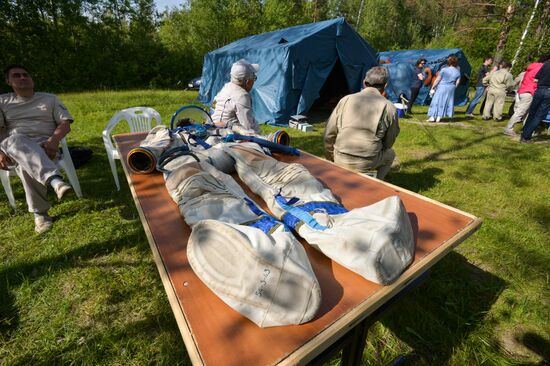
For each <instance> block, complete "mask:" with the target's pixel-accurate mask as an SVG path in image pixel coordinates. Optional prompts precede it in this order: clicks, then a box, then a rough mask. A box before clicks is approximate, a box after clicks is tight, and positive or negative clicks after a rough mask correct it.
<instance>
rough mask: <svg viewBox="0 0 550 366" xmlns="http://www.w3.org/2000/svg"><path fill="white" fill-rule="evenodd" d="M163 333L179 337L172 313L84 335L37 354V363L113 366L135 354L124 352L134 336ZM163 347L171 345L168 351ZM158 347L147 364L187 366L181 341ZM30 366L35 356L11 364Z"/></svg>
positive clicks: (151, 336)
mask: <svg viewBox="0 0 550 366" xmlns="http://www.w3.org/2000/svg"><path fill="white" fill-rule="evenodd" d="M166 315H168V316H166ZM167 331H169V332H170V335H176V336H177V335H179V332H178V329H177V327H176V325H175V322H174V319H173V317H172V314H171V313H170V312H159V313H156V314H152V315H151V316H148V317H146V318H145V319H144V320H138V321H134V322H132V323H130V324H129V325H124V327H120V326H118V327H108V328H107V329H105V330H102V331H98V332H96V333H92V335H90V334H89V333H88V334H87V336H86V337H85V338H84V337H82V338H81V339H79V340H74V341H71V342H68V344H67V345H66V346H65V347H63V348H53V349H52V350H44V353H42V354H41V355H40V362H39V364H41V365H57V364H65V363H69V364H111V363H112V364H117V363H118V362H117V359H118V361H120V356H121V354H124V353H126V354H128V356H127V357H130V359H131V357H132V355H135V354H136V353H138V352H139V350H137V349H126V347H128V344H127V341H126V340H127V339H129V338H133V337H135V336H136V334H145V335H146V336H147V337H148V338H149V339H153V338H154V337H155V336H160V335H161V333H166V332H167ZM105 343H108V344H109V346H108V347H102V348H101V349H96V351H95V352H89V351H88V350H87V349H88V348H93V347H94V346H95V345H102V344H105ZM166 344H169V345H171V346H170V347H169V348H168V347H166ZM160 345H161V348H159V349H158V350H157V355H156V357H153V358H149V359H148V360H147V361H148V362H147V363H148V364H155V365H157V364H167V365H191V361H190V360H189V356H188V354H187V352H186V351H185V347H182V344H181V339H175V337H174V339H173V340H172V342H161V343H160ZM167 348H168V349H167ZM82 350H84V351H82ZM90 355H91V357H90ZM79 356H80V357H79ZM94 356H95V357H94ZM67 357H68V358H67ZM90 358H92V359H90ZM94 358H95V359H94ZM130 359H127V360H126V361H129V360H130ZM134 361H135V360H134ZM33 363H34V364H36V355H26V356H24V357H22V358H20V359H18V360H17V361H16V362H15V363H13V365H14V366H15V365H21V366H23V365H31V364H33ZM132 363H134V362H132ZM138 363H139V362H138Z"/></svg>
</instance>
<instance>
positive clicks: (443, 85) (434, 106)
mask: <svg viewBox="0 0 550 366" xmlns="http://www.w3.org/2000/svg"><path fill="white" fill-rule="evenodd" d="M447 65H448V67H444V68H442V69H441V71H440V72H439V75H438V76H437V78H436V79H435V81H434V83H433V85H432V89H431V90H430V95H432V96H433V97H432V102H431V103H430V108H429V109H428V116H429V117H430V118H429V119H428V122H439V121H441V118H442V117H450V118H452V117H453V113H454V100H455V89H456V87H457V86H458V83H459V82H460V70H459V69H458V68H457V65H458V59H457V58H456V56H449V58H448V59H447Z"/></svg>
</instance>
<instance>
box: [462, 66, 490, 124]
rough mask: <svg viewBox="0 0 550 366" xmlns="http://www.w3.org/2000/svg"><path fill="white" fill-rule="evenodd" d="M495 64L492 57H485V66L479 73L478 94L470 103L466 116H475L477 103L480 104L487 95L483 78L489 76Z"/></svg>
mask: <svg viewBox="0 0 550 366" xmlns="http://www.w3.org/2000/svg"><path fill="white" fill-rule="evenodd" d="M492 63H493V58H492V57H485V60H484V61H483V64H482V65H481V67H480V68H479V71H478V72H477V84H476V93H475V94H474V97H473V98H472V100H471V101H470V104H469V105H468V108H467V109H466V116H468V117H473V116H474V114H473V113H474V109H475V108H476V105H477V103H479V100H480V99H481V97H482V96H483V93H485V86H484V85H483V78H484V77H485V76H487V73H488V72H489V66H491V64H492Z"/></svg>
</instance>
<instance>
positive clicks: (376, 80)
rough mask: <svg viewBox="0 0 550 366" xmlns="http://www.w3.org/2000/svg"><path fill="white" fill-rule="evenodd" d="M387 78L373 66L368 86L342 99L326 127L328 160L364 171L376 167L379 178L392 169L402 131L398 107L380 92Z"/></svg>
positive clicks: (382, 71)
mask: <svg viewBox="0 0 550 366" xmlns="http://www.w3.org/2000/svg"><path fill="white" fill-rule="evenodd" d="M387 81H388V72H387V70H386V69H385V68H383V67H380V66H376V67H373V68H372V69H370V70H369V71H368V72H367V75H366V77H365V80H364V84H365V89H363V90H362V91H360V92H358V93H355V94H350V95H348V96H346V97H344V98H342V100H340V102H339V103H338V105H337V106H336V108H335V109H334V111H333V112H332V114H331V116H330V118H329V120H328V122H327V127H326V130H325V154H326V157H327V159H329V160H331V161H334V162H335V163H336V164H338V165H342V166H345V167H347V168H350V169H353V170H356V171H359V172H361V173H366V172H368V171H369V170H377V174H376V177H377V178H378V179H384V177H385V176H386V174H387V173H388V172H389V170H390V167H391V165H392V162H393V160H394V159H395V152H394V151H393V150H392V149H391V147H392V145H393V144H394V142H395V139H396V138H397V135H398V134H399V124H398V122H397V110H396V109H395V107H394V106H393V104H392V103H391V102H390V101H388V100H387V99H386V98H384V97H383V96H382V95H381V93H382V92H383V91H384V88H385V86H386V83H387Z"/></svg>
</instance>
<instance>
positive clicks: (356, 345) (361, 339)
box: [341, 318, 374, 366]
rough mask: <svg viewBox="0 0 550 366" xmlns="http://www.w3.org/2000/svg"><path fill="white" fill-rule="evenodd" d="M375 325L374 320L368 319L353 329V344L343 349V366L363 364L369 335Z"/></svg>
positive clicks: (350, 343)
mask: <svg viewBox="0 0 550 366" xmlns="http://www.w3.org/2000/svg"><path fill="white" fill-rule="evenodd" d="M373 323H374V321H373V320H371V319H370V318H367V319H365V320H363V321H362V322H361V323H359V324H358V325H357V326H355V328H353V329H352V332H353V334H352V336H351V337H352V338H351V342H349V343H348V344H346V345H345V346H344V348H342V362H341V365H342V366H356V365H360V364H361V360H362V359H363V350H364V349H365V343H366V341H367V333H368V332H369V328H370V327H371V325H372V324H373Z"/></svg>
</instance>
